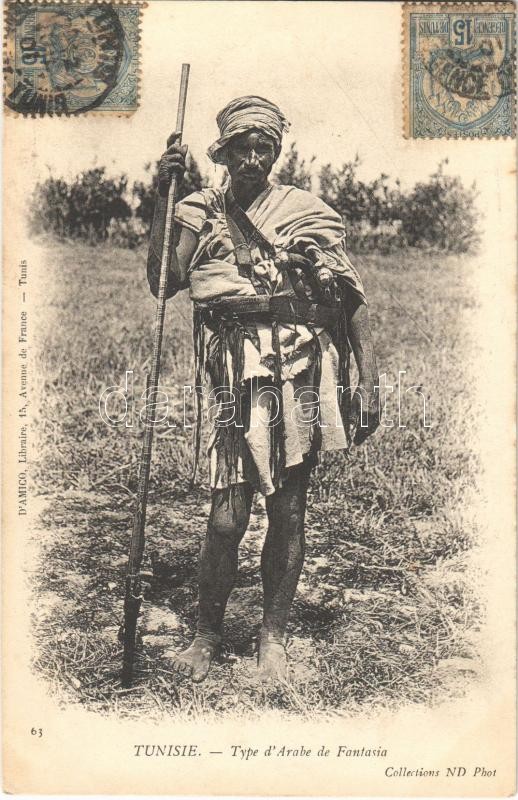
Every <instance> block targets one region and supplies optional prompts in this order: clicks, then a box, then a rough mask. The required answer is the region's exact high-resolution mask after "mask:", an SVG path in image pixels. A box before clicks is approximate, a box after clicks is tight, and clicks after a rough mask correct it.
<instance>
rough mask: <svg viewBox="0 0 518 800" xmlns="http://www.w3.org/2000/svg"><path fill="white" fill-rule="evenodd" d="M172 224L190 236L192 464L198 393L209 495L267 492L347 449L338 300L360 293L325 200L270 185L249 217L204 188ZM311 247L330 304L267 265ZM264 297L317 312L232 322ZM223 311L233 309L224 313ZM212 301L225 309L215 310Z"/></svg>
mask: <svg viewBox="0 0 518 800" xmlns="http://www.w3.org/2000/svg"><path fill="white" fill-rule="evenodd" d="M176 219H177V221H178V222H179V223H180V224H181V225H184V226H186V227H188V228H190V229H191V230H192V231H193V232H194V233H195V234H196V236H197V238H198V246H197V249H196V252H195V254H194V257H193V259H192V262H191V265H190V271H189V290H190V296H191V299H192V300H193V303H194V355H195V370H196V386H197V387H198V388H197V395H198V396H197V408H198V411H197V424H196V432H195V462H197V460H198V455H199V450H200V433H201V422H202V416H203V402H202V401H203V398H202V390H201V388H200V387H206V391H207V395H208V398H209V406H210V408H211V436H210V441H209V448H208V455H209V465H210V480H211V486H212V487H214V488H225V487H230V486H232V485H235V484H236V483H239V482H242V481H249V482H250V483H252V485H253V486H254V487H255V488H256V489H258V490H259V491H261V492H262V493H263V494H266V495H268V494H272V493H273V492H274V491H275V489H276V488H277V487H279V486H280V485H281V484H282V482H283V479H284V477H285V475H286V470H287V469H289V468H290V467H292V466H295V465H296V464H298V463H300V462H301V461H302V460H303V459H305V458H310V459H311V460H312V461H316V460H317V457H318V453H319V452H321V451H324V450H332V449H338V448H347V447H348V433H347V419H348V409H347V404H348V401H349V398H350V393H349V344H348V341H347V321H346V315H345V311H344V309H343V301H344V298H345V296H346V295H347V293H354V294H356V295H357V296H358V297H359V299H360V300H361V301H362V302H365V296H364V292H363V287H362V283H361V280H360V278H359V276H358V274H357V272H356V270H355V269H354V267H353V266H352V264H351V262H350V261H349V259H348V257H347V255H346V252H345V248H344V239H345V232H344V229H343V225H342V222H341V220H340V218H339V216H338V215H337V214H336V213H335V212H334V211H333V210H332V209H330V208H329V207H328V206H327V205H325V203H323V202H322V201H321V200H319V199H318V198H316V197H314V196H313V195H311V194H310V193H309V192H304V191H302V190H300V189H296V188H294V187H291V186H269V187H268V188H267V189H266V190H265V191H264V192H263V193H262V194H261V195H260V196H259V197H258V198H256V200H255V201H254V203H253V204H252V205H251V206H250V208H249V209H248V210H247V212H246V214H245V212H244V211H243V210H242V209H241V208H239V206H237V204H236V203H235V200H234V199H233V196H232V193H231V191H230V190H229V189H227V191H224V190H214V189H204V190H202V191H200V192H195V193H193V194H192V195H190V196H189V197H187V198H186V199H185V200H183V201H182V202H181V203H179V204H178V205H177V207H176ZM308 246H311V247H314V248H317V250H318V252H319V253H320V254H321V255H322V256H323V257H324V259H325V263H326V266H327V267H328V268H329V269H331V271H332V272H333V274H334V276H335V279H336V287H335V288H336V289H337V291H335V295H334V297H333V298H332V299H330V298H329V297H325V296H323V294H322V292H319V291H318V289H317V288H316V287H315V286H314V285H312V284H311V281H310V280H308V279H307V276H306V275H305V274H303V273H301V272H300V271H299V273H300V274H299V273H293V272H291V271H290V272H289V273H288V272H285V271H283V272H277V270H276V269H275V267H274V265H273V261H272V258H273V257H274V256H275V255H276V254H278V253H280V252H288V253H290V252H294V251H297V252H299V253H300V252H304V250H305V248H307V247H308ZM264 295H266V297H267V298H272V297H273V298H279V299H280V301H281V303H282V305H283V307H284V306H287V307H288V309H289V308H291V307H292V305H293V304H294V303H296V302H297V301H300V302H299V306H301V307H305V304H306V305H309V303H314V304H317V305H316V306H315V308H316V309H317V312H318V313H317V314H316V316H313V317H308V319H307V320H306V319H304V317H303V316H301V313H302V312H300V313H297V314H294V315H293V319H292V317H291V316H290V314H289V311H288V312H285V313H284V314H277V315H276V317H275V318H271V319H270V318H268V315H267V314H266V315H265V314H264V313H261V314H257V315H255V316H254V315H253V314H247V315H241V314H239V313H235V310H236V309H238V310H239V304H240V303H241V304H245V305H246V304H248V305H254V303H255V301H253V300H250V298H254V297H256V298H257V297H259V296H264ZM240 298H241V300H240ZM245 298H247V299H246V300H245ZM263 300H264V298H263ZM225 303H232V306H231V309H232V310H231V311H230V312H229V311H228V309H227V310H225V309H226V306H225ZM266 303H267V304H271V299H266ZM326 303H328V304H329V314H327V313H326V308H325V305H326ZM214 304H216V305H217V307H218V309H220V308H221V307H223V310H217V311H214V308H213V306H214ZM236 304H237V305H236ZM263 305H264V303H263ZM322 306H324V308H322Z"/></svg>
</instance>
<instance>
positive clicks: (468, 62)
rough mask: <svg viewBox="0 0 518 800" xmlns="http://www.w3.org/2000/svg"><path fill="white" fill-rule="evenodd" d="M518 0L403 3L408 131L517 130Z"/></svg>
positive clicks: (424, 134)
mask: <svg viewBox="0 0 518 800" xmlns="http://www.w3.org/2000/svg"><path fill="white" fill-rule="evenodd" d="M515 24H516V12H515V6H514V4H513V3H485V2H477V3H412V4H411V3H407V4H405V5H404V6H403V48H404V50H403V57H404V65H405V69H404V128H405V136H406V137H407V138H412V139H420V138H434V139H435V138H445V137H450V138H461V137H465V138H490V137H499V136H514V135H515V110H514V103H515V99H514V88H515V64H516V49H515Z"/></svg>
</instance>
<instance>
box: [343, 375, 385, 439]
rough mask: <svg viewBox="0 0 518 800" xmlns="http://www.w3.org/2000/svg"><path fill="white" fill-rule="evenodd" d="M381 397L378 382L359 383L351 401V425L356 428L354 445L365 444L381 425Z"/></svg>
mask: <svg viewBox="0 0 518 800" xmlns="http://www.w3.org/2000/svg"><path fill="white" fill-rule="evenodd" d="M380 414H381V409H380V397H379V387H378V381H377V380H369V381H362V380H360V381H359V382H358V386H357V387H356V391H355V392H354V395H353V398H352V401H351V415H350V423H351V425H353V426H354V427H355V429H356V430H355V434H354V440H353V442H354V444H355V445H356V446H358V445H360V444H363V442H364V441H365V439H367V437H368V436H370V435H371V434H373V433H374V431H375V430H376V428H377V427H378V426H379V424H380Z"/></svg>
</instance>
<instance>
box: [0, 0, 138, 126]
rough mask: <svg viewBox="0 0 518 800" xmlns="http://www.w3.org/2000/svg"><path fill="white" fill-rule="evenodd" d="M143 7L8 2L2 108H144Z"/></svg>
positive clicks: (47, 111) (37, 111)
mask: <svg viewBox="0 0 518 800" xmlns="http://www.w3.org/2000/svg"><path fill="white" fill-rule="evenodd" d="M140 13H141V5H140V4H139V3H121V4H119V3H104V2H101V3H95V4H91V3H88V2H73V3H62V2H43V3H41V2H9V3H7V4H6V16H5V19H6V32H5V39H4V104H5V106H6V107H7V108H8V109H10V110H11V111H15V112H18V113H19V114H23V115H38V116H53V115H60V114H63V115H71V114H84V113H86V112H88V111H97V112H112V113H113V112H115V113H118V114H131V113H133V112H134V111H136V109H137V106H138V89H139V85H138V84H139V21H140Z"/></svg>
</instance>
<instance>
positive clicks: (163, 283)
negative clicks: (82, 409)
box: [122, 64, 190, 687]
mask: <svg viewBox="0 0 518 800" xmlns="http://www.w3.org/2000/svg"><path fill="white" fill-rule="evenodd" d="M189 70H190V65H189V64H182V75H181V79H180V92H179V98H178V111H177V115H176V131H177V133H179V134H180V135H179V140H178V141H179V143H180V144H181V141H182V135H183V125H184V119H185V106H186V102H187V87H188V83H189ZM177 183H178V182H177V179H176V176H173V179H172V181H171V184H170V186H169V193H168V197H167V212H166V219H165V230H164V242H163V247H162V259H161V263H160V282H159V289H158V299H157V304H156V315H155V333H154V337H153V355H152V359H151V371H150V374H149V376H148V379H147V385H146V418H145V428H144V438H143V441H142V452H141V457H140V467H139V476H138V486H137V502H136V509H135V515H134V518H133V529H132V533H131V542H130V549H129V558H128V570H127V575H126V589H125V600H124V625H123V631H122V638H123V643H124V656H123V670H122V684H123V686H125V687H127V686H130V684H131V681H132V677H133V662H134V657H135V641H136V630H137V617H138V614H139V610H140V605H141V602H142V597H141V594H140V575H139V572H140V567H141V564H142V556H143V554H144V543H145V528H146V510H147V498H148V490H149V474H150V470H151V451H152V447H153V429H154V425H155V420H156V403H155V402H154V400H155V397H156V391H157V389H158V381H159V376H160V357H161V353H162V338H163V333H164V320H165V310H166V299H167V298H166V290H167V279H168V272H169V261H170V253H171V244H172V243H173V241H174V239H173V225H174V211H175V205H176V194H177Z"/></svg>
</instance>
